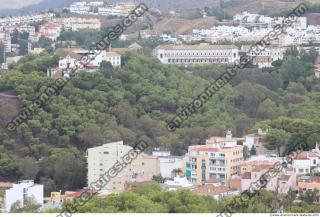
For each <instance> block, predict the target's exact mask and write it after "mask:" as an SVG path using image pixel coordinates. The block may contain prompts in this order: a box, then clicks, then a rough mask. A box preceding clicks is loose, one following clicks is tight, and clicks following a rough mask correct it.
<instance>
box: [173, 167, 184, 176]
mask: <svg viewBox="0 0 320 217" xmlns="http://www.w3.org/2000/svg"><path fill="white" fill-rule="evenodd" d="M177 175H179V176H182V175H183V171H182V169H180V168H179V169H173V170H172V171H171V176H173V177H176V176H177Z"/></svg>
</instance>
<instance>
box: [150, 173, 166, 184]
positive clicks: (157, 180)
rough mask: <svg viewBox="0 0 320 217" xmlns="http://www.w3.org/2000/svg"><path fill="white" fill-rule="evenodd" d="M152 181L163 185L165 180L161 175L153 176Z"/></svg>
mask: <svg viewBox="0 0 320 217" xmlns="http://www.w3.org/2000/svg"><path fill="white" fill-rule="evenodd" d="M152 180H153V181H156V182H158V183H163V182H164V178H163V177H162V175H161V174H159V175H153V176H152Z"/></svg>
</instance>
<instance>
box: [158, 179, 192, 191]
mask: <svg viewBox="0 0 320 217" xmlns="http://www.w3.org/2000/svg"><path fill="white" fill-rule="evenodd" d="M161 187H163V188H165V189H168V190H169V191H176V190H178V189H182V188H187V189H191V188H193V187H194V185H193V184H192V183H191V182H190V181H189V180H188V179H187V178H186V177H185V176H182V177H180V176H176V177H174V178H173V180H167V181H165V182H164V184H163V185H161Z"/></svg>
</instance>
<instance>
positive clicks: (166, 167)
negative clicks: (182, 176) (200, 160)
mask: <svg viewBox="0 0 320 217" xmlns="http://www.w3.org/2000/svg"><path fill="white" fill-rule="evenodd" d="M159 161H160V173H161V175H162V177H171V172H172V170H173V169H182V158H178V157H159Z"/></svg>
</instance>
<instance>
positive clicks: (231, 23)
mask: <svg viewBox="0 0 320 217" xmlns="http://www.w3.org/2000/svg"><path fill="white" fill-rule="evenodd" d="M136 7H137V4H136V3H135V2H134V1H121V2H120V1H119V2H118V3H107V2H105V1H101V2H100V1H76V2H73V3H71V4H70V5H69V6H67V7H63V8H61V10H59V11H58V12H57V11H47V12H43V13H35V14H29V15H21V16H6V17H2V18H0V53H1V54H0V63H1V71H0V100H1V99H2V98H1V97H3V98H5V100H7V101H5V102H6V103H7V102H11V101H10V100H21V102H23V103H24V104H26V105H29V104H31V102H32V101H33V100H35V102H37V103H38V104H41V102H40V100H39V99H40V97H38V94H40V93H43V92H45V91H47V90H48V89H46V88H44V87H42V86H41V84H36V83H37V82H36V80H34V81H33V80H32V79H33V78H34V79H39V80H41V82H44V83H45V82H47V83H50V82H51V81H52V82H51V83H54V81H59V79H68V81H69V79H70V80H71V79H72V78H73V76H74V74H77V75H79V77H80V76H81V77H80V78H79V77H76V78H74V80H73V81H72V82H74V83H73V84H72V85H73V87H75V88H74V89H72V88H70V87H69V86H68V87H66V89H65V90H62V89H63V87H64V86H63V85H61V87H59V88H61V90H60V89H59V88H57V89H59V91H60V92H57V93H55V94H52V95H55V98H54V99H52V100H51V101H52V103H53V104H52V105H53V106H52V107H50V106H47V105H44V107H43V110H45V111H46V112H47V113H46V114H44V113H41V112H39V114H38V113H37V114H34V116H35V119H34V120H33V119H29V120H27V121H26V122H25V123H22V121H20V123H19V124H20V125H21V126H20V127H21V130H20V128H18V131H17V132H18V133H19V134H14V133H12V132H10V133H12V134H10V133H9V134H8V135H9V136H8V135H7V134H6V135H4V133H3V134H2V131H1V128H0V150H6V151H3V152H4V154H3V155H1V154H0V170H2V171H4V172H2V171H0V212H4V213H10V212H13V210H14V208H15V209H17V210H18V211H19V208H21V209H22V208H23V207H25V206H27V204H30V203H31V202H30V200H31V199H32V203H34V204H36V205H37V209H36V210H37V211H39V212H52V211H57V210H58V211H61V210H64V209H65V204H68V203H73V202H74V201H76V199H77V198H80V197H81V195H82V194H83V193H84V192H85V193H88V192H89V193H90V194H94V195H96V196H97V198H98V199H97V200H99V199H101V200H103V198H106V197H108V196H112V195H119V194H122V193H126V192H132V191H134V190H137V189H139V188H140V187H141V186H144V185H147V184H157V185H158V186H159V188H160V189H161V190H163V191H165V192H183V191H184V190H187V191H188V192H189V191H190V192H192V193H193V194H195V195H197V196H207V197H208V198H213V199H214V200H215V201H223V200H224V198H226V197H227V198H233V197H237V196H239V197H241V195H242V194H243V193H244V192H247V191H248V190H249V189H250V187H251V186H252V183H255V182H257V181H259V179H260V177H262V176H264V174H266V173H268V172H269V170H270V168H272V167H273V166H274V165H276V164H282V163H283V162H284V161H285V157H286V155H287V154H288V150H289V149H291V148H293V147H296V145H297V144H298V143H306V144H308V146H307V147H308V148H305V149H304V150H301V151H299V152H295V157H294V158H293V159H292V162H290V165H289V166H288V167H287V168H285V169H283V170H281V171H280V172H279V173H278V174H276V175H275V176H273V177H272V178H270V180H268V182H267V183H266V185H265V186H263V187H262V188H263V189H264V190H267V191H268V192H271V193H270V194H272V197H273V198H276V199H277V200H279V201H281V200H284V198H286V197H287V195H291V194H293V193H294V196H292V198H291V200H292V201H291V202H292V203H291V204H290V205H294V204H296V205H297V204H301V203H303V202H305V201H307V199H305V195H307V194H309V193H310V192H311V193H314V192H315V193H314V195H312V201H311V199H310V201H311V202H310V203H308V205H310V206H313V205H315V206H319V203H320V193H319V191H320V137H319V135H318V134H319V130H318V131H316V132H315V133H314V132H313V131H312V130H313V128H314V126H315V127H316V128H317V127H318V119H317V117H318V115H319V112H318V109H319V107H318V104H317V103H318V102H319V94H318V93H319V90H320V86H319V79H320V24H319V25H315V24H310V21H309V20H308V17H307V16H305V15H302V16H300V17H298V18H297V20H296V22H294V23H293V24H292V26H290V27H289V28H287V29H285V30H283V31H281V34H280V35H279V37H276V38H275V40H272V41H271V42H270V45H268V46H266V47H264V48H263V50H262V51H261V52H259V54H257V53H255V52H253V51H252V47H253V45H255V44H256V43H259V42H260V41H261V39H262V38H263V37H264V36H266V35H268V33H269V32H271V31H273V30H274V28H275V26H277V25H281V24H283V23H284V22H285V19H286V17H284V16H281V15H279V16H271V15H266V14H259V13H252V12H248V11H243V12H241V13H239V12H237V13H235V14H234V15H233V16H231V17H230V18H229V19H222V21H219V22H218V21H217V22H216V24H215V25H211V24H210V25H198V26H193V27H192V28H189V29H188V30H185V31H183V33H181V32H171V31H159V29H160V27H158V26H156V24H154V23H152V22H153V20H156V19H159V20H157V22H162V19H164V17H162V16H164V15H163V14H165V12H162V11H161V10H160V9H159V8H156V7H155V8H150V9H148V12H147V13H146V14H145V15H144V16H141V17H139V18H137V19H136V20H137V22H136V23H134V24H133V23H132V26H131V27H130V28H133V29H134V30H130V31H125V30H124V31H123V33H122V34H119V35H118V39H117V40H112V42H111V43H110V44H108V46H105V47H104V48H103V49H100V50H99V49H97V47H95V48H96V49H91V46H92V44H94V41H92V39H95V41H99V40H101V39H102V38H103V35H105V33H107V32H109V31H110V30H111V27H112V25H111V24H110V23H108V22H114V23H119V22H118V21H119V20H120V21H121V20H122V19H125V18H126V17H127V16H128V14H130V13H131V12H132V11H133V10H134V9H135V8H136ZM179 13H181V12H180V11H174V10H173V9H172V10H170V11H169V12H168V13H167V14H169V15H166V16H168V17H170V19H174V18H175V16H177V14H179ZM200 14H201V17H200V18H197V19H207V18H208V16H209V15H208V14H207V13H206V12H204V10H201V13H200ZM150 17H151V18H150ZM159 17H161V18H159ZM105 19H107V20H105ZM113 19H115V21H114V20H113ZM168 22H169V21H168ZM155 23H156V22H155ZM141 26H142V27H141ZM90 45H91V46H90ZM84 56H85V57H87V59H88V61H87V62H86V63H83V57H84ZM243 56H246V57H249V58H251V61H250V64H249V65H248V66H246V68H245V69H243V70H244V71H241V73H239V77H240V78H239V79H238V78H235V81H232V82H230V84H228V85H227V87H224V85H221V87H220V86H219V88H221V91H222V92H221V93H220V92H219V93H218V91H220V89H219V90H217V94H216V95H215V96H213V97H212V98H213V100H215V101H213V102H212V104H210V102H209V104H208V105H200V106H199V107H198V108H197V109H195V110H196V112H194V113H195V114H192V115H195V116H196V115H199V114H204V115H203V116H201V118H199V116H196V117H193V116H192V115H190V114H188V116H186V118H185V123H184V124H185V125H183V127H182V128H181V129H178V130H177V131H176V132H174V133H175V134H174V133H171V132H167V130H166V129H165V125H164V123H165V122H166V121H167V120H168V119H170V118H172V117H174V114H175V113H177V112H178V111H179V109H181V108H185V107H186V106H185V105H189V104H188V103H190V101H192V99H193V98H192V97H191V95H199V92H200V91H201V90H202V89H201V87H200V88H199V87H197V85H203V89H204V90H205V91H207V90H208V87H209V86H208V85H209V82H211V81H213V80H215V79H217V78H220V75H219V73H217V72H220V71H221V69H225V67H227V68H228V67H229V66H234V65H237V64H239V63H241V61H243V60H242V57H243ZM37 58H39V59H40V60H39V61H37ZM293 58H296V59H294V60H293ZM308 58H309V59H308ZM311 59H312V60H311ZM28 61H30V62H31V63H29V62H28ZM153 61H154V62H153ZM290 61H291V62H290ZM211 67H212V69H211ZM300 67H301V68H300ZM302 67H304V68H302ZM210 70H213V71H210ZM245 70H247V71H245ZM255 70H260V71H259V73H260V72H261V73H265V74H263V75H261V76H260V74H259V75H255V74H254V73H255ZM286 70H287V71H288V73H286V72H287V71H286ZM299 70H300V71H299ZM18 71H21V72H22V73H24V75H25V76H29V75H30V77H29V78H30V79H31V80H29V79H26V77H23V76H22V75H20V74H18ZM38 72H39V73H38ZM40 72H41V73H40ZM97 72H98V73H99V74H96V73H97ZM171 72H174V73H176V74H174V73H172V74H171ZM221 72H222V71H221ZM223 72H224V71H223ZM19 73H20V72H19ZM32 73H34V74H32ZM36 73H38V74H36ZM267 73H268V74H267ZM31 74H32V75H31ZM266 74H267V75H266ZM10 75H11V76H16V77H17V78H18V79H21V80H22V81H23V82H22V84H19V85H17V84H16V83H17V82H16V81H15V80H14V79H13V78H12V79H11V78H7V77H6V76H10ZM192 76H194V77H192ZM259 76H260V77H259ZM16 77H14V78H16ZM221 77H222V76H221ZM167 78H168V79H167ZM1 79H3V81H2V80H1ZM166 79H167V80H166ZM175 79H176V80H175ZM180 79H181V81H180ZM24 80H25V83H24ZM120 80H121V81H120ZM139 82H141V83H139ZM250 82H252V83H253V84H252V85H251V84H249V83H250ZM158 84H160V85H158ZM15 85H17V86H15ZM33 85H35V88H34V89H33ZM233 86H237V89H235V90H232V88H233ZM238 86H240V87H238ZM76 88H77V89H76ZM152 88H154V89H152ZM205 88H206V89H205ZM223 88H225V89H223ZM246 88H247V89H246ZM30 89H31V90H32V91H34V92H35V93H36V94H35V95H32V94H30V93H29V94H27V93H25V92H24V91H31V90H30ZM90 89H94V91H92V92H89V90H90ZM173 90H179V91H181V92H179V94H180V95H179V96H176V95H175V94H176V93H175V92H173ZM64 91H65V92H64ZM86 91H87V92H86ZM202 91H203V90H202ZM232 91H233V92H232ZM2 92H3V93H2ZM229 92H230V93H232V94H233V95H232V96H231V94H230V95H228V94H229ZM32 93H33V92H32ZM59 94H61V95H60V96H59ZM163 95H166V96H165V97H167V98H165V97H164V96H163ZM199 96H200V95H199ZM23 97H25V98H23ZM308 97H310V98H308ZM164 98H165V99H164ZM69 99H70V100H69ZM51 101H50V100H48V103H51ZM220 102H221V105H220V104H219V103H220ZM23 103H20V102H19V103H16V102H15V104H17V105H18V106H17V107H21V108H22V107H23V106H21V105H22V104H23ZM202 103H203V104H205V103H204V102H202ZM225 105H230V106H225ZM1 106H2V105H1V104H0V108H1ZM42 106H43V105H42ZM63 106H65V107H63ZM86 106H87V107H88V110H85V107H86ZM214 106H217V107H214ZM298 106H299V107H298ZM163 107H165V109H163ZM213 107H214V110H213ZM3 108H4V107H3ZM39 108H40V106H39ZM211 108H212V110H210V109H211ZM302 108H305V109H306V111H302ZM312 109H314V110H312ZM6 111H8V113H10V115H12V114H11V111H12V113H13V111H15V110H14V106H12V107H9V108H8V109H6ZM9 111H10V112H9ZM224 112H226V113H224ZM0 113H1V112H0ZM49 114H50V115H49ZM185 115H186V114H185ZM232 115H234V116H232ZM235 115H239V116H235ZM31 116H32V115H31ZM287 116H290V117H287ZM1 117H2V116H0V118H1ZM18 117H19V116H18ZM28 118H29V117H28ZM285 118H288V119H290V118H291V119H290V121H292V122H290V121H289V120H288V119H285ZM295 118H296V119H295ZM303 118H306V120H305V119H303ZM80 119H81V121H80ZM3 120H4V121H7V122H10V121H11V120H12V122H15V120H17V119H14V118H10V119H9V118H3ZM210 121H211V122H210ZM193 122H194V123H193ZM1 123H2V122H1ZM42 124H43V126H42ZM213 124H215V125H214V126H213ZM162 125H163V126H162ZM198 125H201V126H198ZM29 126H30V127H29ZM17 127H18V126H17ZM184 127H185V128H184ZM29 128H30V129H29ZM133 129H136V130H133ZM186 129H187V130H186ZM304 130H305V131H304ZM311 131H312V132H311ZM3 132H5V131H3ZM304 133H305V134H304ZM141 134H143V135H141ZM17 135H18V136H17ZM10 136H12V137H14V136H16V137H17V138H14V139H12V138H11V137H10ZM144 136H145V137H144ZM140 138H147V139H146V140H145V141H147V142H149V143H150V147H148V148H147V149H146V150H144V151H143V152H141V153H139V154H138V155H137V156H136V157H134V159H133V160H132V162H130V163H125V162H124V156H125V155H127V154H128V153H130V151H132V150H134V148H133V147H134V146H133V143H134V142H136V141H137V140H138V139H140ZM151 138H152V139H151ZM21 141H23V142H25V143H26V144H27V145H25V146H23V145H20V146H18V145H17V146H16V144H18V143H19V142H21ZM106 141H107V142H106ZM46 144H49V145H47V146H46ZM2 147H3V149H2ZM7 150H8V152H7ZM0 152H1V151H0ZM64 152H66V153H64ZM5 154H6V155H5ZM64 154H66V155H64ZM67 154H70V156H72V158H70V156H68V157H67ZM60 155H61V156H64V157H65V158H62V159H64V161H66V165H69V166H72V165H73V163H72V162H80V163H79V165H81V168H80V169H79V168H78V167H77V166H78V164H77V165H75V169H74V168H73V167H72V168H71V169H74V170H75V171H74V173H73V171H72V172H70V174H71V173H72V175H74V177H85V178H84V180H85V184H83V183H80V181H79V183H77V178H75V179H72V178H70V180H71V181H70V180H68V181H66V182H70V183H72V184H73V185H71V184H70V185H68V184H65V185H64V183H62V184H61V182H59V183H58V182H55V179H56V178H57V177H58V178H61V177H64V175H65V174H63V173H64V172H60V173H58V172H56V171H59V169H61V166H63V165H64V162H62V161H59V159H58V157H57V156H60ZM20 156H23V158H24V159H25V158H29V157H30V158H32V160H30V159H27V160H30V161H28V162H33V164H30V165H32V166H34V167H35V168H37V170H36V172H35V173H34V174H33V172H30V171H31V169H30V170H28V168H27V169H26V168H25V167H24V165H23V163H20V164H17V165H15V166H12V167H10V166H8V167H7V166H6V165H7V164H9V162H14V161H17V162H18V161H19V157H20ZM21 158H22V157H21ZM82 158H83V159H85V160H83V162H82V161H81V159H82ZM70 159H71V160H70ZM69 160H70V161H69ZM56 162H60V163H61V164H55V163H56ZM70 162H71V163H70ZM117 162H120V163H122V164H121V165H122V166H123V168H122V169H121V171H120V172H119V173H117V175H115V176H114V177H112V178H111V179H110V181H109V182H106V183H105V184H104V185H102V187H101V188H100V189H98V190H97V189H94V188H92V186H93V185H95V184H96V183H97V181H98V180H100V178H101V177H103V176H104V174H105V173H106V172H108V171H109V170H110V169H111V168H113V167H114V165H115V163H117ZM51 164H52V165H54V166H52V168H51V167H50V166H51ZM2 165H5V166H6V167H5V166H3V167H2ZM27 166H29V165H27ZM79 167H80V166H79ZM21 168H22V169H21ZM23 169H25V170H26V171H27V172H28V175H29V176H26V175H25V171H24V170H23ZM78 169H79V170H78ZM13 170H16V171H17V172H16V174H14V175H12V176H11V175H10V174H9V173H10V171H13ZM7 171H9V172H8V173H7ZM68 171H70V170H68ZM79 171H80V172H79ZM29 173H31V174H32V175H30V174H29ZM50 173H52V174H55V175H51V174H50ZM8 174H9V175H8ZM44 174H45V175H44ZM48 174H49V175H48ZM57 174H58V175H57ZM67 175H68V174H67ZM2 176H3V177H2ZM15 177H19V179H18V178H16V179H15ZM30 177H32V178H30ZM81 181H82V179H81ZM70 186H72V187H70ZM48 189H49V190H48ZM292 192H293V193H292ZM311 193H310V194H311ZM149 196H150V195H149ZM310 197H311V196H310ZM30 198H31V199H30ZM155 198H156V197H155ZM155 200H156V199H155ZM159 200H160V199H159ZM217 203H219V202H217ZM297 206H298V205H297ZM17 207H18V208H17ZM272 207H276V210H275V212H284V211H285V208H286V207H285V206H284V205H282V204H280V205H275V206H272ZM110 210H111V212H112V211H115V210H112V209H110ZM121 211H123V210H121ZM129 211H131V210H129ZM148 211H150V210H148ZM205 211H208V210H205ZM209 211H212V210H209ZM273 211H274V210H273ZM294 211H295V210H294ZM146 212H147V211H146ZM177 212H178V211H177Z"/></svg>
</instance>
